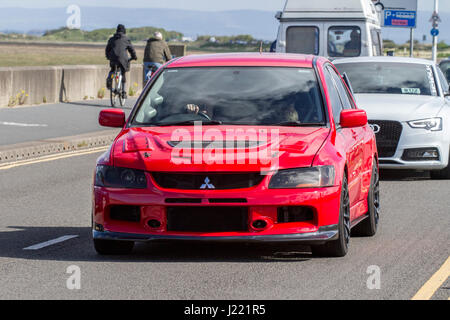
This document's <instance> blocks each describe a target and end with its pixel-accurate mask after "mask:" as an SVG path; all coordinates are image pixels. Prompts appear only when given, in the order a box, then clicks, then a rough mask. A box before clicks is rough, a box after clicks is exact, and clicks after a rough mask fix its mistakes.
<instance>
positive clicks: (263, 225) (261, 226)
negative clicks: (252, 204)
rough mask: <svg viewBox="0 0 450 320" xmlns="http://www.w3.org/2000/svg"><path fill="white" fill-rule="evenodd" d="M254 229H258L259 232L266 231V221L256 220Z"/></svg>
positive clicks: (253, 224)
mask: <svg viewBox="0 0 450 320" xmlns="http://www.w3.org/2000/svg"><path fill="white" fill-rule="evenodd" d="M252 227H253V228H254V229H257V230H262V229H265V228H267V221H264V220H261V219H260V220H255V221H253V223H252Z"/></svg>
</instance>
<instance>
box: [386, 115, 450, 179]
mask: <svg viewBox="0 0 450 320" xmlns="http://www.w3.org/2000/svg"><path fill="white" fill-rule="evenodd" d="M402 126H403V131H402V134H401V137H400V140H399V143H398V146H397V150H396V152H395V154H394V156H393V157H390V158H383V157H380V158H379V166H380V168H383V169H408V170H441V169H444V168H446V167H447V166H448V164H449V163H448V162H449V149H450V137H449V136H448V134H446V132H445V131H434V132H430V131H427V130H425V129H413V128H411V127H410V126H409V125H408V124H407V123H406V122H402ZM421 148H436V149H437V150H438V152H439V160H424V161H405V160H404V159H403V156H404V153H405V150H408V149H421Z"/></svg>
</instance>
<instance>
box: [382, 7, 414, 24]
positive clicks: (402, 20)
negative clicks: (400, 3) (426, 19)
mask: <svg viewBox="0 0 450 320" xmlns="http://www.w3.org/2000/svg"><path fill="white" fill-rule="evenodd" d="M416 20H417V12H415V11H404V10H385V11H384V26H385V27H397V28H415V27H416Z"/></svg>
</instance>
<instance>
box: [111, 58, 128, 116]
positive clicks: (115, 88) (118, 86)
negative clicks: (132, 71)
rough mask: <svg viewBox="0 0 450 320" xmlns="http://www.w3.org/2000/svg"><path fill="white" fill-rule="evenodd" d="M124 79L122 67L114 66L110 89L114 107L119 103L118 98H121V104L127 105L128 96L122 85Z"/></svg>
mask: <svg viewBox="0 0 450 320" xmlns="http://www.w3.org/2000/svg"><path fill="white" fill-rule="evenodd" d="M122 79H123V74H122V71H121V69H120V67H119V66H117V65H116V66H114V72H113V73H112V74H111V80H112V83H111V91H110V96H111V106H112V107H113V108H115V107H116V105H117V98H119V103H120V106H121V107H123V106H124V105H125V102H126V97H125V94H124V93H125V88H123V87H122V86H123V85H124V83H123V82H122Z"/></svg>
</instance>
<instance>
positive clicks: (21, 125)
mask: <svg viewBox="0 0 450 320" xmlns="http://www.w3.org/2000/svg"><path fill="white" fill-rule="evenodd" d="M0 124H2V125H4V126H16V127H48V124H35V123H18V122H5V121H0Z"/></svg>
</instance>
